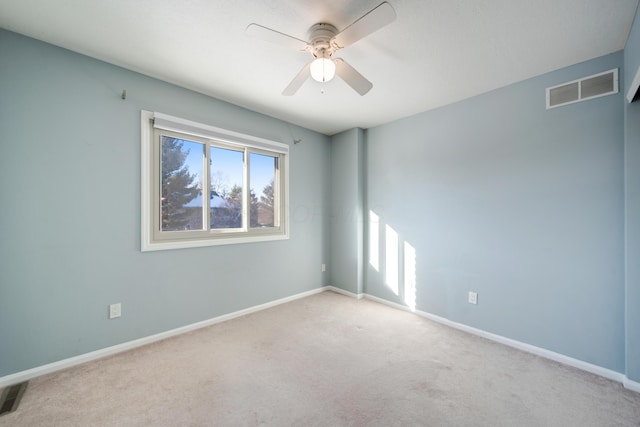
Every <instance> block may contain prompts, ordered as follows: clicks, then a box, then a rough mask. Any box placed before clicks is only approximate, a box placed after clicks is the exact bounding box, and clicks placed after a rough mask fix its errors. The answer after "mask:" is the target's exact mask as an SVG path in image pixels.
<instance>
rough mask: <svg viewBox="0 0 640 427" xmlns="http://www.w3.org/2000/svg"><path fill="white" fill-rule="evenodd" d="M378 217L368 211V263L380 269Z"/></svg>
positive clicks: (377, 269)
mask: <svg viewBox="0 0 640 427" xmlns="http://www.w3.org/2000/svg"><path fill="white" fill-rule="evenodd" d="M379 247H380V217H379V216H378V215H377V214H376V213H375V212H373V211H371V210H370V211H369V264H370V265H371V267H373V268H374V269H375V270H376V271H377V272H379V271H380V250H379Z"/></svg>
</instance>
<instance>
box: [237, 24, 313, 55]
mask: <svg viewBox="0 0 640 427" xmlns="http://www.w3.org/2000/svg"><path fill="white" fill-rule="evenodd" d="M245 32H246V33H247V35H248V36H251V37H257V38H260V39H262V40H265V41H268V42H271V43H275V44H279V45H281V46H285V47H289V48H292V49H297V50H306V49H307V46H308V44H309V43H308V42H306V41H304V40H300V39H297V38H295V37H293V36H290V35H288V34H285V33H281V32H280V31H276V30H272V29H271V28H267V27H263V26H262V25H258V24H249V26H248V27H247V29H246V30H245Z"/></svg>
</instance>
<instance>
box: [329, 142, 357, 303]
mask: <svg viewBox="0 0 640 427" xmlns="http://www.w3.org/2000/svg"><path fill="white" fill-rule="evenodd" d="M363 138H364V136H363V131H362V129H352V130H349V131H346V132H343V133H341V134H338V135H335V136H333V138H332V139H331V263H330V264H329V271H330V277H331V280H330V284H331V285H332V286H335V287H338V288H341V289H344V290H346V291H349V292H352V293H355V294H360V293H362V292H363V286H364V281H363V266H362V262H363V250H364V249H363V248H364V244H363V236H362V233H363V223H362V218H363V213H362V207H363V180H364V175H363V173H364V172H363V159H364V157H363V156H364V153H363Z"/></svg>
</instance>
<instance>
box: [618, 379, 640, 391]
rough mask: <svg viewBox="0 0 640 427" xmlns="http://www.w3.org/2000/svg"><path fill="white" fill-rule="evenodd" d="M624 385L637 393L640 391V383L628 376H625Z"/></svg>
mask: <svg viewBox="0 0 640 427" xmlns="http://www.w3.org/2000/svg"><path fill="white" fill-rule="evenodd" d="M622 385H623V386H624V388H626V389H628V390H631V391H635V392H636V393H640V383H639V382H636V381H632V380H630V379H629V378H627V377H624V381H622Z"/></svg>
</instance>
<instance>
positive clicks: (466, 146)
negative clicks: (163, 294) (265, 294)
mask: <svg viewBox="0 0 640 427" xmlns="http://www.w3.org/2000/svg"><path fill="white" fill-rule="evenodd" d="M622 61H623V55H622V52H618V53H615V54H611V55H608V56H605V57H601V58H598V59H595V60H592V61H588V62H585V63H582V64H577V65H574V66H571V67H568V68H564V69H561V70H559V71H556V72H552V73H549V74H545V75H542V76H539V77H536V78H533V79H530V80H526V81H523V82H520V83H517V84H514V85H511V86H508V87H505V88H502V89H499V90H495V91H492V92H490V93H486V94H484V95H481V96H477V97H474V98H471V99H468V100H465V101H462V102H460V103H457V104H453V105H450V106H447V107H444V108H440V109H437V110H434V111H429V112H425V113H423V114H418V115H416V116H413V117H409V118H406V119H402V120H398V121H395V122H393V123H390V124H387V125H383V126H379V127H376V128H372V129H369V130H368V131H367V141H366V150H365V151H366V153H367V163H366V166H365V169H366V171H367V175H366V183H365V187H366V188H367V192H366V199H367V203H368V206H367V209H370V210H372V211H374V212H375V213H376V214H377V215H379V216H380V220H381V224H382V229H383V230H384V227H385V226H387V225H388V226H390V227H391V228H393V229H394V230H395V232H397V233H398V236H399V244H400V246H401V247H402V246H403V245H404V243H405V242H406V243H408V244H409V245H411V247H413V248H414V249H415V254H416V268H415V276H416V280H417V292H416V302H417V309H418V310H422V311H426V312H429V313H433V314H436V315H438V316H442V317H444V318H447V319H450V320H452V321H455V322H460V323H463V324H466V325H470V326H472V327H475V328H479V329H482V330H485V331H488V332H492V333H496V334H498V335H501V336H505V337H509V338H512V339H515V340H518V341H522V342H525V343H528V344H532V345H534V346H538V347H542V348H545V349H548V350H551V351H555V352H558V353H561V354H564V355H567V356H570V357H573V358H576V359H580V360H583V361H586V362H589V363H592V364H595V365H599V366H602V367H605V368H609V369H612V370H615V371H618V372H623V371H624V363H625V362H624V339H625V335H624V278H623V273H624V265H623V260H624V254H623V248H624V244H623V215H624V211H623V143H624V138H623V102H622V94H617V95H611V96H606V97H602V98H598V99H594V100H591V101H588V102H581V103H577V104H573V105H568V106H564V107H560V108H555V109H552V110H546V109H545V88H546V87H548V86H552V85H556V84H560V83H563V82H566V81H570V80H574V79H577V78H580V77H584V76H587V75H590V74H595V73H599V72H602V71H606V70H609V69H613V68H618V67H621V66H622ZM380 249H381V253H382V254H383V256H382V257H381V258H382V259H381V268H380V271H376V270H375V269H374V268H373V267H372V266H371V265H367V267H366V269H367V270H366V275H365V277H366V281H365V290H366V292H367V293H369V294H372V295H375V296H378V297H381V298H385V299H388V300H391V301H395V302H398V303H403V301H404V295H403V292H402V290H401V291H400V292H399V295H395V294H394V292H392V291H391V290H390V289H389V287H388V286H387V284H386V280H385V275H386V274H385V268H386V265H387V261H386V260H385V257H384V254H385V253H387V250H386V248H385V242H384V239H383V240H381V244H380ZM400 258H401V259H400V261H399V265H400V270H401V271H400V276H401V277H400V283H401V284H402V283H403V279H404V277H403V271H402V270H403V265H404V261H403V259H402V249H401V250H400ZM411 273H412V272H411V271H409V272H408V273H407V275H411ZM401 287H402V286H401ZM468 291H476V292H478V297H479V303H478V305H471V304H469V303H468V302H467V292H468Z"/></svg>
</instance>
